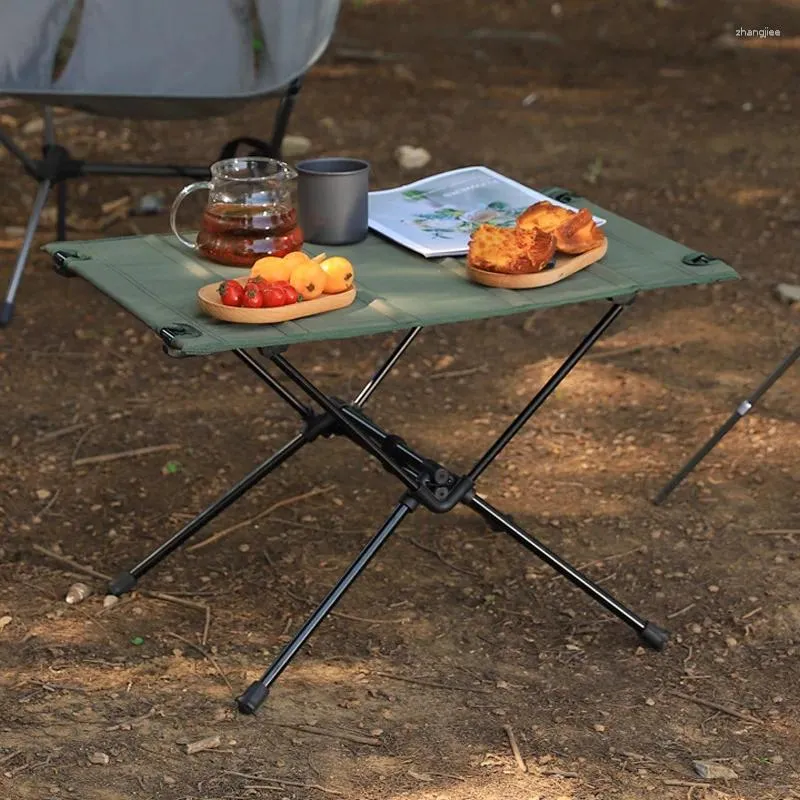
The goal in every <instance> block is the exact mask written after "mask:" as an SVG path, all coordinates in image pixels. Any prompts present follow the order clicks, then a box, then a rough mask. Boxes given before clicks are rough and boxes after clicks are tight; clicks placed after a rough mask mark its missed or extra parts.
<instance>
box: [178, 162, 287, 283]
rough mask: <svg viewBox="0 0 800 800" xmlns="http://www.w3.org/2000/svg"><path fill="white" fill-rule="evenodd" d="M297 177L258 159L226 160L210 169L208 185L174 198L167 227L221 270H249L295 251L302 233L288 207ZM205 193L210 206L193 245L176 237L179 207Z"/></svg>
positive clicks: (281, 166) (283, 167) (281, 165)
mask: <svg viewBox="0 0 800 800" xmlns="http://www.w3.org/2000/svg"><path fill="white" fill-rule="evenodd" d="M296 177H297V173H296V172H295V171H294V170H293V169H292V168H291V167H290V166H289V165H288V164H284V163H283V162H282V161H277V160H275V159H272V158H262V157H260V156H258V157H257V156H253V157H245V158H230V159H227V160H225V161H218V162H217V163H216V164H213V165H212V167H211V180H210V181H201V182H200V183H193V184H191V185H190V186H187V187H186V188H184V189H183V190H182V191H181V192H180V194H178V196H177V197H176V198H175V202H174V203H173V204H172V211H171V214H170V226H171V227H172V231H173V233H174V234H175V236H177V237H178V239H179V240H180V241H181V243H182V244H184V245H186V246H187V247H190V248H191V249H193V250H196V251H197V252H198V253H199V254H200V255H202V256H204V257H205V258H208V259H210V260H211V261H216V262H217V263H219V264H226V265H228V266H235V267H249V266H251V265H252V264H253V263H254V262H255V261H257V260H258V259H259V258H262V257H263V256H284V255H286V254H287V253H291V252H292V251H294V250H299V249H300V248H301V246H302V244H303V233H302V231H301V230H300V228H299V226H298V224H297V211H296V209H295V207H294V204H293V202H292V191H291V190H292V184H293V182H294V180H295V178H296ZM199 189H207V190H208V192H209V197H208V203H207V204H206V208H205V211H204V212H203V219H202V223H201V227H200V231H199V232H198V234H197V239H196V241H194V242H192V241H190V240H189V239H186V238H185V237H184V236H182V235H181V234H180V232H179V231H178V229H177V225H176V218H177V212H178V207H179V206H180V204H181V202H182V201H183V200H184V198H185V197H187V196H188V195H189V194H191V193H192V192H195V191H198V190H199Z"/></svg>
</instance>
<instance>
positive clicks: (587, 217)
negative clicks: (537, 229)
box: [553, 208, 606, 255]
mask: <svg viewBox="0 0 800 800" xmlns="http://www.w3.org/2000/svg"><path fill="white" fill-rule="evenodd" d="M553 235H554V236H555V238H556V249H557V250H560V251H561V252H562V253H569V254H570V255H577V254H578V253H586V252H587V251H589V250H594V249H595V247H599V246H600V245H601V244H602V243H603V242H604V241H605V238H606V237H605V234H604V233H603V232H602V231H601V230H600V228H598V227H597V223H596V222H595V221H594V220H593V219H592V215H591V212H590V211H589V209H588V208H582V209H581V210H580V211H579V212H578V213H577V214H572V215H571V217H570V219H569V220H568V221H567V222H565V223H564V224H563V225H559V226H558V227H557V228H556V229H555V230H554V231H553Z"/></svg>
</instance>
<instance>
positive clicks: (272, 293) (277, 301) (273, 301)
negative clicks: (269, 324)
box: [263, 286, 286, 308]
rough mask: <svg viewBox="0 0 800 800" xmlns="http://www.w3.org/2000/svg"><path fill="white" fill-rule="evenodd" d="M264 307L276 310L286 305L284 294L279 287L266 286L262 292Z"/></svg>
mask: <svg viewBox="0 0 800 800" xmlns="http://www.w3.org/2000/svg"><path fill="white" fill-rule="evenodd" d="M263 294H264V305H265V306H267V308H276V307H277V306H283V305H286V294H285V293H284V290H283V289H282V288H281V287H280V286H268V287H267V288H266V289H265V290H264V292H263Z"/></svg>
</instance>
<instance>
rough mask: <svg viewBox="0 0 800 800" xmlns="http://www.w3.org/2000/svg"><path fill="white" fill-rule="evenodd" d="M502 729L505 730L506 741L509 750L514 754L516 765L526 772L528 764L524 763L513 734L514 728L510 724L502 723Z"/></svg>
mask: <svg viewBox="0 0 800 800" xmlns="http://www.w3.org/2000/svg"><path fill="white" fill-rule="evenodd" d="M503 730H504V731H505V732H506V736H508V743H509V744H510V745H511V752H512V753H513V754H514V761H516V762H517V767H518V768H519V769H520V771H521V772H527V771H528V765H527V764H526V763H525V759H524V758H523V757H522V753H520V751H519V745H518V744H517V737H516V736H514V729H513V728H512V727H511V726H510V725H503Z"/></svg>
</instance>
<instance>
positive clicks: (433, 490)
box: [409, 476, 472, 514]
mask: <svg viewBox="0 0 800 800" xmlns="http://www.w3.org/2000/svg"><path fill="white" fill-rule="evenodd" d="M454 477H455V481H454V483H453V486H452V488H448V487H447V486H433V487H430V486H428V485H427V484H425V483H424V484H422V486H420V487H419V488H418V489H415V490H414V491H413V492H409V494H410V495H411V496H412V497H413V498H414V499H415V500H417V501H418V502H419V504H420V505H421V506H425V508H427V509H428V511H432V512H433V513H434V514H446V513H447V512H448V511H452V510H453V509H454V508H455V507H456V506H457V505H458V504H459V503H461V502H463V501H467V500H469V499H470V498H471V497H472V480H471V479H470V478H468V477H467V476H464V477H463V478H459V477H456V476H454Z"/></svg>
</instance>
